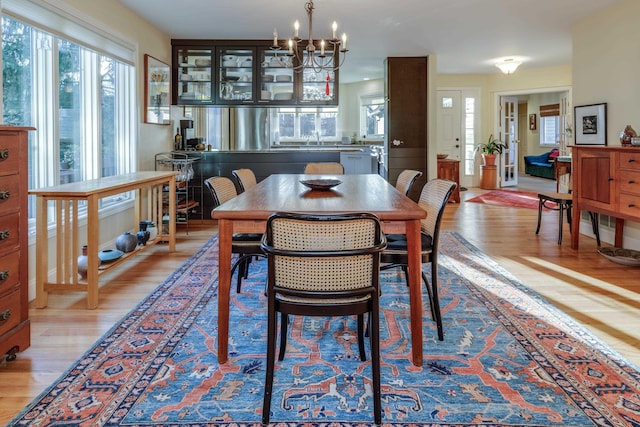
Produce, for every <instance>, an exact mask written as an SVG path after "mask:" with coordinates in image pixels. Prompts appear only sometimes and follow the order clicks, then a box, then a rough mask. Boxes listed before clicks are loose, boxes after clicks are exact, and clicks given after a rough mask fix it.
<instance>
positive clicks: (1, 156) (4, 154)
mask: <svg viewBox="0 0 640 427" xmlns="http://www.w3.org/2000/svg"><path fill="white" fill-rule="evenodd" d="M8 158H9V150H7V149H6V148H4V149H2V150H0V160H7V159H8Z"/></svg>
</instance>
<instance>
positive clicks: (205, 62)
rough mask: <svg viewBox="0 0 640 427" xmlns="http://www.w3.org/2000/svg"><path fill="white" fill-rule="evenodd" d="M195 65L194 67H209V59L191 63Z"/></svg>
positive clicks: (199, 59) (200, 59)
mask: <svg viewBox="0 0 640 427" xmlns="http://www.w3.org/2000/svg"><path fill="white" fill-rule="evenodd" d="M193 62H194V64H196V67H210V66H211V60H210V59H209V58H198V59H196V60H195V61H193Z"/></svg>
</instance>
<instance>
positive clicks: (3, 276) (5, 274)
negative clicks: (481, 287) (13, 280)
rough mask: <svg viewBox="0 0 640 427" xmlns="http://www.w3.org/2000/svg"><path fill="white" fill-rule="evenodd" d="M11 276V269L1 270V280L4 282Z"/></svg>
mask: <svg viewBox="0 0 640 427" xmlns="http://www.w3.org/2000/svg"><path fill="white" fill-rule="evenodd" d="M8 278H9V270H5V271H0V282H4V281H5V280H7V279H8Z"/></svg>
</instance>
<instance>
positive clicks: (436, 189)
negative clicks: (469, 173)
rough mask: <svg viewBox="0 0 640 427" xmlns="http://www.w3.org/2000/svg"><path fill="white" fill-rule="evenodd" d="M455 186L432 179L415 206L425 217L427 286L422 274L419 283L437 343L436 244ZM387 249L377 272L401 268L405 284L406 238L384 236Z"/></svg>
mask: <svg viewBox="0 0 640 427" xmlns="http://www.w3.org/2000/svg"><path fill="white" fill-rule="evenodd" d="M456 185H457V184H456V183H455V182H453V181H449V180H446V179H439V178H437V179H432V180H431V181H428V182H427V183H426V184H425V186H424V187H423V188H422V192H421V193H420V199H419V200H418V205H420V207H421V208H422V209H424V210H425V211H427V217H426V218H425V219H423V220H421V224H420V242H421V256H422V263H423V264H424V263H431V284H429V280H428V279H427V276H426V275H425V274H424V272H422V280H423V281H424V284H425V286H426V287H427V292H428V294H429V305H430V307H431V316H432V318H433V320H435V322H436V325H437V328H438V340H440V341H443V340H444V330H443V327H442V315H441V313H440V299H439V296H438V243H439V240H440V222H441V220H442V213H443V212H444V209H445V207H446V206H447V202H448V201H449V197H451V193H453V190H455V188H456ZM387 240H388V244H387V248H386V249H385V250H384V252H383V253H382V257H381V262H382V264H383V266H382V267H381V268H380V269H381V270H387V269H389V268H393V267H401V268H402V269H403V271H404V273H405V278H406V279H407V283H408V274H407V265H408V262H409V258H408V250H407V236H406V235H405V234H388V235H387Z"/></svg>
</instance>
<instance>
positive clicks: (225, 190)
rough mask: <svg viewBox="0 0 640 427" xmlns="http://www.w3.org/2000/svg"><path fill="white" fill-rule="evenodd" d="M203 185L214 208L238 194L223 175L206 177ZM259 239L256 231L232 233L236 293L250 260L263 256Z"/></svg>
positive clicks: (231, 183) (259, 235) (260, 237)
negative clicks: (211, 199)
mask: <svg viewBox="0 0 640 427" xmlns="http://www.w3.org/2000/svg"><path fill="white" fill-rule="evenodd" d="M204 185H205V187H207V188H208V189H209V192H210V193H211V197H212V198H213V207H214V208H217V207H218V206H220V205H221V204H223V203H224V202H226V201H228V200H231V199H233V198H234V197H236V196H237V195H238V193H237V191H236V186H235V185H234V183H233V181H231V180H230V179H229V178H227V177H224V176H214V177H211V178H207V179H205V181H204ZM261 240H262V234H258V233H234V234H233V236H232V237H231V253H233V254H237V255H238V259H237V260H236V262H234V263H233V266H232V267H231V277H233V273H234V272H235V270H236V269H237V270H238V278H237V282H236V292H238V293H240V290H241V287H242V279H243V278H245V279H246V278H247V277H248V275H249V264H251V260H252V259H253V258H254V257H256V256H262V257H263V256H264V254H263V253H262V249H260V241H261Z"/></svg>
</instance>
